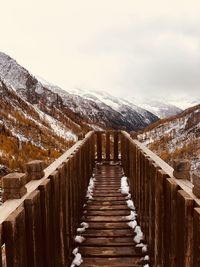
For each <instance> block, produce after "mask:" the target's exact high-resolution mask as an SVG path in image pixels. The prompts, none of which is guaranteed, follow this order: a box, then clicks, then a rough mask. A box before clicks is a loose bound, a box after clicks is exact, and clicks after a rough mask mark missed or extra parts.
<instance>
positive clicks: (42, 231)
mask: <svg viewBox="0 0 200 267" xmlns="http://www.w3.org/2000/svg"><path fill="white" fill-rule="evenodd" d="M95 160H96V161H98V162H101V161H103V160H105V161H114V160H121V161H122V165H123V167H124V171H125V174H126V176H127V177H128V178H129V183H130V190H131V194H132V197H133V200H134V202H135V206H136V209H137V213H138V222H139V224H140V225H141V227H142V230H143V232H144V235H145V239H146V241H147V243H148V247H149V254H150V257H151V261H152V262H151V266H154V267H159V266H162V267H165V266H166V267H175V266H176V267H182V266H187V267H197V266H198V267H199V266H200V199H198V198H197V197H195V195H193V193H192V187H193V185H192V184H191V183H190V182H189V181H187V180H182V179H179V180H177V179H175V178H174V177H173V169H172V168H171V167H170V166H169V165H168V164H166V163H165V162H164V161H162V160H161V159H160V158H159V157H158V156H156V155H155V154H154V153H153V152H151V151H150V150H149V149H147V148H146V147H145V146H144V145H142V144H141V143H140V142H138V141H137V140H133V139H132V138H131V137H130V135H129V134H128V133H126V132H120V131H108V132H100V131H98V132H89V133H88V134H87V135H86V136H85V138H84V139H83V140H80V141H78V142H77V143H76V144H75V145H74V146H73V147H72V148H71V149H69V150H68V151H67V152H66V153H64V154H63V155H62V156H61V157H60V158H59V159H58V160H56V161H55V162H54V163H53V164H51V165H50V166H49V167H48V168H46V169H45V175H44V177H43V178H41V179H40V180H35V181H30V182H29V183H27V184H26V188H27V193H26V195H24V196H23V197H22V198H21V199H14V200H7V201H6V202H5V203H3V205H2V206H1V207H0V247H2V246H3V245H5V254H6V256H7V266H8V267H15V266H16V267H36V266H37V267H43V266H48V267H61V266H69V263H70V262H71V259H72V248H73V247H74V246H75V243H74V237H75V235H76V229H77V227H78V225H79V222H80V217H81V214H82V207H83V204H84V201H85V195H86V190H87V186H88V182H89V178H90V177H91V175H92V170H93V167H94V163H95ZM1 252H2V250H1V249H0V267H2V255H1Z"/></svg>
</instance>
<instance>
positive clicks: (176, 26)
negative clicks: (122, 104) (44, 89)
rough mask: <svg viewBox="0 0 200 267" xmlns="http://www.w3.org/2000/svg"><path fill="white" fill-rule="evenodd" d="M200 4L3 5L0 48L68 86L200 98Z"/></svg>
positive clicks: (27, 1)
mask: <svg viewBox="0 0 200 267" xmlns="http://www.w3.org/2000/svg"><path fill="white" fill-rule="evenodd" d="M199 14H200V1H199V0H197V1H195V0H188V1H184V0H181V1H177V0H173V1H171V0H168V1H162V0H158V1H156V0H151V1H149V0H146V1H143V0H138V1H136V0H79V1H77V0H17V1H16V0H6V1H1V15H0V26H1V27H0V29H1V40H0V50H1V51H2V52H5V53H7V54H9V55H10V56H12V57H14V58H15V59H16V60H17V61H18V62H19V63H20V64H22V65H23V66H24V67H26V68H28V69H29V70H30V72H32V73H33V74H35V75H39V76H41V77H43V78H44V79H46V80H47V81H50V82H53V83H55V84H57V85H59V86H61V87H62V88H63V89H66V90H67V89H69V88H70V89H71V88H76V87H79V88H86V89H97V90H104V91H107V92H110V93H112V94H114V95H121V96H126V97H127V96H128V97H129V96H130V97H131V96H143V97H144V96H145V97H153V98H155V97H161V98H169V99H171V98H173V99H176V98H179V99H180V98H188V97H191V96H194V97H196V98H200V15H199Z"/></svg>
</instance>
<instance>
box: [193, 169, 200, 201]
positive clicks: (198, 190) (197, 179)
mask: <svg viewBox="0 0 200 267" xmlns="http://www.w3.org/2000/svg"><path fill="white" fill-rule="evenodd" d="M192 182H193V184H194V187H193V189H192V191H193V194H194V195H195V196H197V197H198V198H200V172H199V171H196V172H194V173H193V175H192Z"/></svg>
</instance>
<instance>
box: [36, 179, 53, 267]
mask: <svg viewBox="0 0 200 267" xmlns="http://www.w3.org/2000/svg"><path fill="white" fill-rule="evenodd" d="M38 190H39V191H40V201H41V214H42V216H41V221H42V238H43V245H44V249H43V253H44V255H43V257H44V265H45V266H49V267H52V266H53V263H54V259H53V257H52V256H51V257H49V255H53V251H52V249H53V246H51V244H52V243H53V240H52V238H51V237H52V234H51V229H52V221H51V218H52V215H51V212H53V211H52V209H51V207H50V198H51V182H50V180H49V179H48V180H46V181H44V182H43V183H42V184H41V185H40V186H39V187H38Z"/></svg>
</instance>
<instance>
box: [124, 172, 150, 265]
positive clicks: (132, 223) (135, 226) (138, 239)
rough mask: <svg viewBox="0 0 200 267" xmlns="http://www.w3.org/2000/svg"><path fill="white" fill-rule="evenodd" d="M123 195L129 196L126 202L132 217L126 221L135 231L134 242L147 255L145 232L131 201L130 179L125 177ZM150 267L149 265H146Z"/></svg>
mask: <svg viewBox="0 0 200 267" xmlns="http://www.w3.org/2000/svg"><path fill="white" fill-rule="evenodd" d="M120 190H121V193H122V194H124V195H127V198H128V200H127V201H126V203H127V206H128V207H129V208H130V215H129V216H126V219H128V220H129V222H128V223H127V224H128V226H129V227H130V228H131V229H133V231H134V233H135V237H134V239H133V240H134V242H135V243H136V247H141V248H142V252H143V253H147V245H146V244H144V243H143V242H142V241H143V239H144V235H143V232H142V230H141V227H140V226H139V225H138V223H137V219H136V218H137V214H136V212H135V205H134V203H133V200H132V199H131V194H130V191H129V190H130V188H129V185H128V178H127V177H126V176H123V177H122V178H121V188H120ZM143 260H144V261H148V260H149V256H148V255H145V257H144V258H143ZM146 265H147V266H148V264H146ZM144 266H145V265H144Z"/></svg>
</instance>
